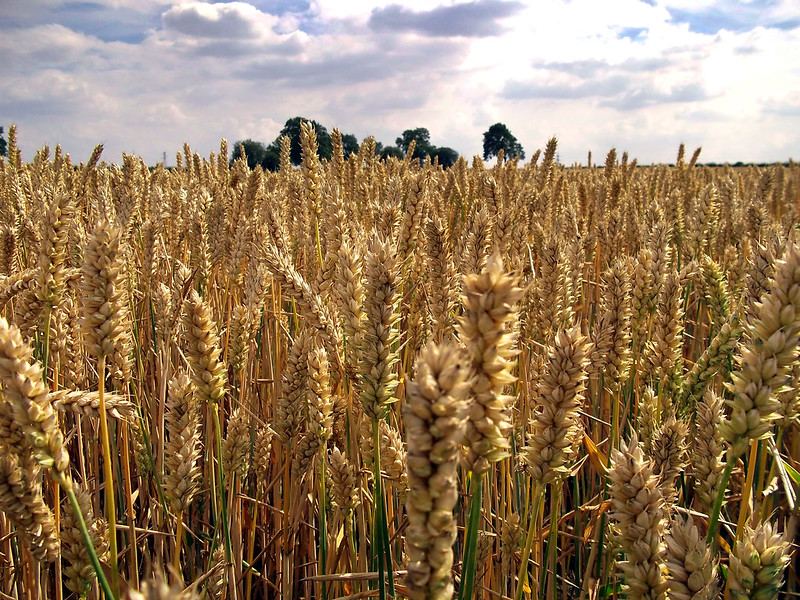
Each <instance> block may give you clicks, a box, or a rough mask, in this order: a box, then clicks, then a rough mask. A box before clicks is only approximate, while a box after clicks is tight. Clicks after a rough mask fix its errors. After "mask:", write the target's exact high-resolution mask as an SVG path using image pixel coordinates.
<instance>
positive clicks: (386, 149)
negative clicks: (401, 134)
mask: <svg viewBox="0 0 800 600" xmlns="http://www.w3.org/2000/svg"><path fill="white" fill-rule="evenodd" d="M376 152H378V154H379V155H380V157H381V158H382V159H383V160H386V159H387V158H389V157H390V156H394V157H395V158H398V159H400V160H403V157H404V156H405V154H404V153H403V151H402V150H400V148H398V147H397V146H383V147H382V148H381V149H380V151H378V150H377V148H376Z"/></svg>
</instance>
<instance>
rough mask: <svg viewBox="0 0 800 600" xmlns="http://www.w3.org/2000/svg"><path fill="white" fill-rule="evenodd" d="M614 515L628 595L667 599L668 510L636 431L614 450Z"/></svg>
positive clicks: (612, 482) (612, 493) (620, 564)
mask: <svg viewBox="0 0 800 600" xmlns="http://www.w3.org/2000/svg"><path fill="white" fill-rule="evenodd" d="M611 458H612V464H613V468H612V469H611V473H610V477H611V500H612V503H613V507H614V511H613V513H612V517H613V519H614V521H615V522H616V523H617V526H618V527H619V530H620V538H619V541H620V544H621V545H622V550H623V551H624V553H625V555H626V560H625V561H622V562H620V563H619V568H620V570H621V571H622V573H623V574H624V576H625V585H626V588H627V590H628V592H627V593H628V598H631V599H632V600H636V599H656V598H660V599H663V598H665V594H666V591H667V579H666V575H665V565H664V554H665V547H664V542H663V535H664V530H665V528H666V518H667V509H666V507H665V505H664V498H663V496H662V493H661V488H660V487H659V484H658V477H657V476H656V474H655V473H653V468H652V465H651V464H650V463H649V462H648V461H646V460H645V457H644V453H643V452H642V449H641V448H640V447H639V440H638V438H637V437H636V435H635V434H634V437H633V438H632V439H631V441H630V442H629V443H628V444H626V443H625V442H624V441H623V442H621V444H620V449H619V450H617V449H613V450H612V457H611Z"/></svg>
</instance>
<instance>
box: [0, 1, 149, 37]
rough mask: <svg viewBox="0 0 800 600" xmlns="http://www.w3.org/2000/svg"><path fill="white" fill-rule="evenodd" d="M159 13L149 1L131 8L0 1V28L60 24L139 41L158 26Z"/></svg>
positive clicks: (92, 4)
mask: <svg viewBox="0 0 800 600" xmlns="http://www.w3.org/2000/svg"><path fill="white" fill-rule="evenodd" d="M43 9H46V10H43ZM160 17H161V8H160V7H159V6H150V5H146V6H142V7H140V9H139V10H134V9H132V8H126V7H112V6H108V5H107V4H104V3H102V2H64V1H55V0H46V1H41V2H0V22H2V24H3V28H7V27H32V26H36V25H41V24H49V25H61V26H63V27H66V28H68V29H71V30H72V31H76V32H78V33H83V34H86V35H90V36H93V37H96V38H98V39H100V40H102V41H104V42H127V43H131V44H136V43H139V42H141V41H142V40H144V39H145V37H147V32H148V30H150V29H154V28H156V27H158V25H159V24H160V22H161V19H160Z"/></svg>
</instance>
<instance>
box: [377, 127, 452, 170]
mask: <svg viewBox="0 0 800 600" xmlns="http://www.w3.org/2000/svg"><path fill="white" fill-rule="evenodd" d="M412 141H413V142H416V146H414V154H413V156H412V158H418V159H420V160H421V161H424V160H425V157H426V156H430V157H431V158H434V157H439V164H440V165H442V166H443V167H452V166H453V165H454V164H455V163H456V161H457V160H458V152H456V151H455V150H453V149H452V148H448V147H447V146H443V147H441V148H437V147H436V146H434V145H433V144H431V133H430V131H428V130H427V129H426V128H425V127H417V128H416V129H406V130H405V131H404V132H403V134H402V135H401V136H400V137H398V138H397V139H396V140H395V144H397V150H398V151H399V152H400V157H401V158H402V157H403V156H405V154H406V153H407V152H408V149H409V148H410V147H411V142H412ZM389 148H394V147H393V146H389ZM389 148H386V149H384V151H385V152H387V155H391V156H396V154H395V153H394V151H393V150H392V151H390V150H389ZM381 157H384V154H383V153H381Z"/></svg>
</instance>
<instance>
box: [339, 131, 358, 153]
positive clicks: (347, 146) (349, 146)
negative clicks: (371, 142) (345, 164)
mask: <svg viewBox="0 0 800 600" xmlns="http://www.w3.org/2000/svg"><path fill="white" fill-rule="evenodd" d="M342 150H343V151H344V159H345V160H347V157H348V156H350V155H351V154H358V138H356V136H354V135H353V134H352V133H343V134H342Z"/></svg>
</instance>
